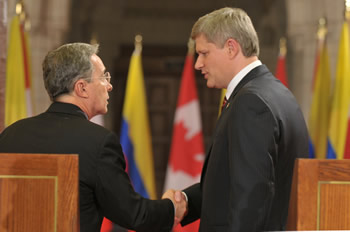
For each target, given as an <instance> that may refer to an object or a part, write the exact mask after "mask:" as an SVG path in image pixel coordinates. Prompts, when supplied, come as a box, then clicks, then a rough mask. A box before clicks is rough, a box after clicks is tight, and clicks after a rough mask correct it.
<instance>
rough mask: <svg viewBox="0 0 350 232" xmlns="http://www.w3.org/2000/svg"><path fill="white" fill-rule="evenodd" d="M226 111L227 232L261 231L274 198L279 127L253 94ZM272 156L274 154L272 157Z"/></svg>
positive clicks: (266, 108) (242, 98) (240, 99)
mask: <svg viewBox="0 0 350 232" xmlns="http://www.w3.org/2000/svg"><path fill="white" fill-rule="evenodd" d="M232 108H233V109H232V110H230V111H229V113H230V115H229V118H230V120H229V122H228V130H227V133H228V135H227V137H228V144H229V175H230V186H229V189H228V190H229V191H230V192H229V196H230V199H229V202H228V204H229V206H230V208H229V215H228V216H229V217H228V224H229V231H231V232H233V231H261V230H262V229H263V226H264V225H263V223H264V221H266V218H268V216H269V211H270V208H271V204H272V199H273V196H274V191H275V190H274V189H275V188H274V184H275V174H274V164H273V159H272V157H271V153H272V152H275V150H276V149H277V145H276V139H277V136H278V133H279V132H278V126H277V123H276V120H275V118H274V115H273V114H272V112H271V110H270V109H269V107H268V105H267V104H266V103H265V102H264V101H263V100H262V99H260V98H259V97H258V96H256V95H254V94H244V95H241V96H237V99H236V101H235V103H234V105H233V106H232ZM274 154H275V153H274Z"/></svg>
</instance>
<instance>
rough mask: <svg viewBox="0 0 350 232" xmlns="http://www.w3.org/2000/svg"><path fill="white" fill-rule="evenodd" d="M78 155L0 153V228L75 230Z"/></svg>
mask: <svg viewBox="0 0 350 232" xmlns="http://www.w3.org/2000/svg"><path fill="white" fill-rule="evenodd" d="M78 172H79V170H78V156H77V155H48V154H4V153H3V154H1V153H0V231H4V232H22V231H27V232H41V231H42V232H50V231H52V232H67V231H74V232H78V231H79V208H78V187H79V185H78Z"/></svg>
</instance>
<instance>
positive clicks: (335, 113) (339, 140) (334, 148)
mask: <svg viewBox="0 0 350 232" xmlns="http://www.w3.org/2000/svg"><path fill="white" fill-rule="evenodd" d="M349 52H350V51H349V27H348V23H347V21H346V20H345V21H344V23H343V27H342V32H341V36H340V43H339V50H338V61H337V71H336V78H335V87H334V93H333V99H332V108H331V114H330V125H329V132H328V148H327V158H332V159H335V158H337V159H343V158H344V151H345V146H346V137H347V128H348V116H349V103H350V64H349V62H350V57H349V55H350V54H349Z"/></svg>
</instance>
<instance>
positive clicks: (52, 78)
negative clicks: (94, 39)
mask: <svg viewBox="0 0 350 232" xmlns="http://www.w3.org/2000/svg"><path fill="white" fill-rule="evenodd" d="M97 52H98V44H95V45H91V44H86V43H71V44H65V45H62V46H61V47H59V48H57V49H55V50H52V51H50V52H49V53H48V54H47V55H46V57H45V59H44V61H43V64H42V68H43V78H44V84H45V88H46V91H47V93H48V94H49V96H50V99H51V101H54V100H55V98H56V97H58V96H59V95H61V94H65V93H70V92H71V91H73V88H74V84H75V82H76V81H77V80H79V79H86V80H87V81H88V82H90V81H91V75H92V71H93V65H92V63H91V60H90V58H91V56H92V55H93V54H97Z"/></svg>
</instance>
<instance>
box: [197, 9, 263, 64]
mask: <svg viewBox="0 0 350 232" xmlns="http://www.w3.org/2000/svg"><path fill="white" fill-rule="evenodd" d="M202 34H203V35H204V36H205V37H206V39H207V40H208V42H210V43H214V44H215V45H216V46H217V47H220V48H222V47H224V45H225V42H226V41H227V40H228V39H230V38H232V39H234V40H236V41H237V42H238V43H239V44H240V45H241V47H242V52H243V55H244V56H246V57H251V56H258V55H259V39H258V35H257V33H256V31H255V29H254V26H253V23H252V21H251V20H250V18H249V16H248V15H247V13H246V12H245V11H243V10H242V9H239V8H230V7H225V8H221V9H219V10H215V11H213V12H211V13H209V14H206V15H204V16H202V17H200V18H199V19H198V20H197V22H196V23H195V24H194V25H193V27H192V32H191V38H192V39H195V38H196V37H197V36H200V35H202Z"/></svg>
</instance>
